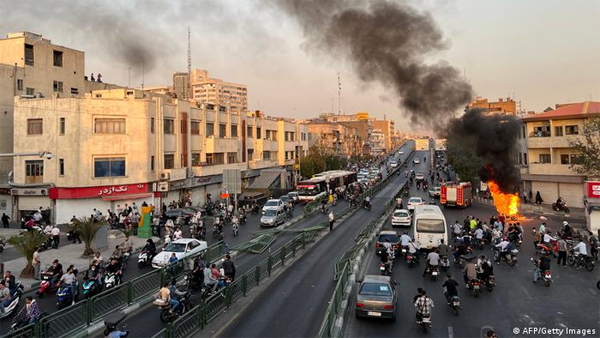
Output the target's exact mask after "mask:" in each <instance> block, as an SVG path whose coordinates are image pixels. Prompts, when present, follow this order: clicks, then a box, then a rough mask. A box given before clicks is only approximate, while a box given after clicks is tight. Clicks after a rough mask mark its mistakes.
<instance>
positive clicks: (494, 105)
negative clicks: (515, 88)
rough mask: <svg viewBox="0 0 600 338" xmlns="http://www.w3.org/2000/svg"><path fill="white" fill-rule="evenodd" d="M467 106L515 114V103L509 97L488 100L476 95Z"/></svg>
mask: <svg viewBox="0 0 600 338" xmlns="http://www.w3.org/2000/svg"><path fill="white" fill-rule="evenodd" d="M468 107H469V108H480V109H485V110H488V111H491V112H499V113H505V114H516V113H517V103H516V102H515V101H514V100H513V99H511V98H506V99H504V98H499V99H498V101H497V102H490V101H488V99H486V98H482V97H481V96H477V97H476V98H475V100H473V101H471V102H469V105H468Z"/></svg>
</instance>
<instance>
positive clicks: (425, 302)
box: [413, 288, 434, 322]
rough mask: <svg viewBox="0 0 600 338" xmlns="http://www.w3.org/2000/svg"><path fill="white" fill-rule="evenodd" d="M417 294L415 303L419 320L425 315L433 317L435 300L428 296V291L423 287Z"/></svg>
mask: <svg viewBox="0 0 600 338" xmlns="http://www.w3.org/2000/svg"><path fill="white" fill-rule="evenodd" d="M417 292H418V293H417V295H416V296H415V297H414V298H413V303H414V305H415V310H416V317H417V321H419V322H420V321H421V320H422V318H423V317H431V309H432V308H433V307H434V304H433V300H431V298H429V297H427V292H426V291H425V290H423V289H421V288H419V289H418V291H417Z"/></svg>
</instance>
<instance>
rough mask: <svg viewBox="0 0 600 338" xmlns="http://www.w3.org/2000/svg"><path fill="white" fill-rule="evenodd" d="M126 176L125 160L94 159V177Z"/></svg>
mask: <svg viewBox="0 0 600 338" xmlns="http://www.w3.org/2000/svg"><path fill="white" fill-rule="evenodd" d="M118 176H125V158H124V157H112V158H96V159H94V177H97V178H98V177H118Z"/></svg>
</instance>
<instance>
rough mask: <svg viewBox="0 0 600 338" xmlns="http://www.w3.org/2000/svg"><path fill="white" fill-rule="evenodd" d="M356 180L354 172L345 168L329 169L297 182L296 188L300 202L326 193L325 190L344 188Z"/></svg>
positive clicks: (317, 197) (308, 200)
mask: <svg viewBox="0 0 600 338" xmlns="http://www.w3.org/2000/svg"><path fill="white" fill-rule="evenodd" d="M354 182H356V173H355V172H353V171H345V170H330V171H325V172H322V173H318V174H315V175H314V176H313V178H311V179H309V180H304V181H301V182H299V183H298V185H297V186H296V190H297V191H298V198H299V200H300V201H301V202H310V201H314V200H315V199H319V198H320V197H321V196H326V195H327V190H328V189H329V190H330V191H333V190H335V189H336V188H340V187H343V188H345V187H346V186H348V184H351V183H354Z"/></svg>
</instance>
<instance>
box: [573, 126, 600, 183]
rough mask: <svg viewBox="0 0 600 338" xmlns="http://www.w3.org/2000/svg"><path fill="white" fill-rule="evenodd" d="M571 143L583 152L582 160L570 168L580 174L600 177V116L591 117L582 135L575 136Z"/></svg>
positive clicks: (578, 150)
mask: <svg viewBox="0 0 600 338" xmlns="http://www.w3.org/2000/svg"><path fill="white" fill-rule="evenodd" d="M569 145H570V146H571V148H573V150H575V151H576V152H577V153H579V154H581V157H580V161H577V163H575V164H571V167H570V168H571V169H572V170H574V171H575V172H576V173H578V174H580V175H584V176H587V177H600V117H595V118H591V119H589V120H588V121H587V123H586V125H585V127H584V128H583V134H582V135H581V137H577V138H574V139H573V140H571V141H570V142H569Z"/></svg>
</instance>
